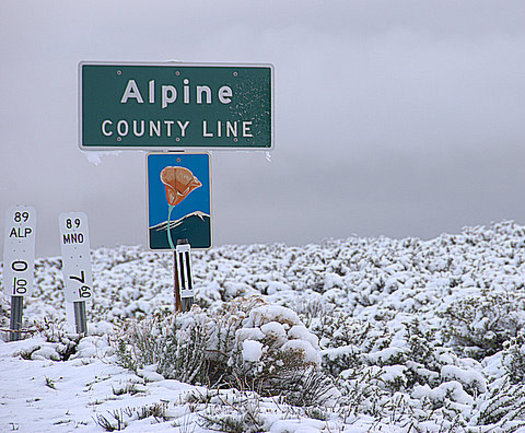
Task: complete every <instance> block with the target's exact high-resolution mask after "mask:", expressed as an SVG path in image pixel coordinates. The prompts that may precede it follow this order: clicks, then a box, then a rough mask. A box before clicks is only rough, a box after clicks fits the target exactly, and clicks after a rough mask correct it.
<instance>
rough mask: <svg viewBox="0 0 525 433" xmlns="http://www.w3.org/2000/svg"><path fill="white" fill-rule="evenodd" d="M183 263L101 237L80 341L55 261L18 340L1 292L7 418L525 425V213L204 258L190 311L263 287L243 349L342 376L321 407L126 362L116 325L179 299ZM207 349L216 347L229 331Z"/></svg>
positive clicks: (273, 425) (13, 425) (246, 320)
mask: <svg viewBox="0 0 525 433" xmlns="http://www.w3.org/2000/svg"><path fill="white" fill-rule="evenodd" d="M172 260H173V257H172V255H170V254H160V253H153V252H149V251H146V250H144V249H142V248H141V247H124V246H123V247H119V248H113V249H108V248H101V249H97V250H93V251H92V263H93V276H94V294H95V299H94V303H93V306H92V307H91V308H90V309H89V310H88V320H89V324H88V326H89V335H88V336H87V337H84V338H82V339H80V340H79V339H78V336H75V335H72V334H70V333H69V331H68V330H67V325H66V320H65V307H64V294H63V291H62V288H63V280H62V272H61V260H60V258H54V257H51V258H41V259H38V260H37V261H36V271H35V285H36V287H35V293H34V296H33V297H31V298H28V299H26V300H25V303H24V331H25V334H24V339H23V340H21V341H17V342H7V341H6V340H7V332H5V330H6V329H8V327H9V301H10V300H9V299H8V298H7V297H5V295H0V327H1V328H2V330H4V332H3V339H4V340H2V341H0V383H1V386H0V431H1V432H4V431H5V432H8V431H19V432H41V433H45V432H53V433H60V432H73V431H74V432H77V431H78V432H103V431H106V429H104V427H103V425H104V421H106V422H107V423H109V424H110V425H112V426H113V427H115V430H117V428H116V427H117V424H118V427H119V428H120V430H123V431H126V432H173V431H175V432H181V433H183V432H193V433H201V432H211V431H225V427H224V426H225V425H226V424H224V422H226V421H227V420H229V422H234V421H235V422H237V423H238V424H237V425H241V426H244V427H242V428H243V429H244V430H245V431H268V432H273V433H285V432H287V433H291V432H296V433H305V432H325V433H329V432H346V433H350V432H352V433H354V432H363V433H364V432H380V431H381V432H387V433H388V432H391V433H394V432H395V433H397V432H399V433H401V432H403V433H408V432H445V431H446V432H449V431H450V432H480V433H486V432H489V431H490V432H497V433H499V432H509V433H510V432H518V433H525V382H524V377H525V349H523V347H525V330H524V329H525V227H523V226H521V225H519V224H516V223H513V222H501V223H496V224H492V225H490V226H486V227H485V226H478V227H466V228H465V229H464V230H463V231H462V232H461V233H458V234H443V235H441V236H439V237H437V238H435V239H432V240H428V241H422V240H419V239H415V238H406V239H389V238H384V237H380V238H359V237H352V238H349V239H345V240H330V241H326V242H324V243H323V244H320V245H317V244H312V245H306V246H303V247H289V246H286V245H283V244H271V245H247V246H235V245H229V246H222V247H218V248H214V249H212V250H210V251H208V252H195V253H192V263H193V273H194V278H195V281H194V286H195V289H196V302H197V303H198V304H199V305H200V307H201V310H195V311H193V312H192V313H188V314H187V315H185V316H181V323H186V324H190V323H195V322H198V321H199V320H202V318H203V314H204V313H203V312H206V313H207V314H208V315H209V316H211V317H214V316H217V317H219V314H220V311H222V310H221V309H223V308H227V307H228V306H229V305H233V304H231V303H232V301H234V300H236V299H240V298H246V299H249V298H250V297H258V298H260V299H261V300H262V301H264V302H262V301H261V302H260V303H258V304H254V305H255V306H254V307H253V308H251V309H250V310H249V311H246V312H243V313H242V314H241V313H239V315H238V316H236V317H238V318H239V320H240V321H241V322H242V323H241V322H239V323H241V326H240V327H239V329H238V330H237V331H236V334H235V335H234V339H235V342H236V344H238V348H239V351H240V355H241V356H242V359H243V360H244V362H246V364H247V366H250V365H252V364H253V365H254V366H255V367H254V368H259V367H260V366H261V365H263V363H264V362H266V361H265V360H266V358H265V356H266V354H267V352H266V351H267V348H268V347H270V346H271V347H273V348H278V350H280V351H281V352H282V353H285V352H287V351H292V352H297V353H300V354H301V356H302V357H303V358H304V361H305V362H306V363H308V364H309V365H310V366H311V369H312V371H316V372H318V373H319V375H320V376H315V377H317V378H319V377H322V378H324V379H323V380H325V382H326V383H329V384H330V388H329V389H328V390H327V391H326V393H325V394H322V393H321V391H320V390H321V389H325V388H322V387H321V386H320V385H317V388H316V386H314V385H312V386H311V388H309V390H308V392H312V393H314V395H317V394H315V393H316V392H317V393H319V396H318V403H317V404H313V405H310V406H299V405H294V404H291V403H289V402H287V400H285V399H284V398H283V396H263V395H259V394H257V390H256V389H249V388H243V387H242V386H239V388H231V389H218V388H214V387H213V384H208V383H201V384H194V385H190V384H188V383H183V382H181V381H178V380H174V379H167V378H166V377H165V376H163V375H162V374H160V373H159V370H158V365H157V364H156V363H153V364H149V365H142V366H140V367H139V368H137V369H136V370H135V371H133V370H129V369H127V368H124V367H123V366H122V365H121V363H120V362H119V361H118V354H117V349H116V345H115V335H117V333H118V332H119V330H121V329H122V327H123V326H124V324H127V323H133V321H138V320H141V319H143V318H148V317H152V316H153V315H155V314H160V313H161V312H166V311H172V309H173V298H172V297H173V287H172V285H173V269H172V266H173V263H172ZM199 311H201V313H199ZM130 321H131V322H130ZM155 332H161V330H154V329H152V330H151V333H152V335H156V334H155ZM181 335H182V334H181ZM212 335H215V334H212ZM185 338H191V336H190V335H187V336H186V337H185ZM214 338H216V339H217V338H218V337H217V335H215V337H214ZM209 345H210V346H209V347H210V350H211V348H213V350H218V349H217V347H218V341H217V340H210V342H209ZM520 362H521V363H520ZM257 366H259V367H257ZM312 377H314V376H312ZM239 379H240V382H242V378H239ZM312 381H313V379H312ZM305 383H309V384H310V385H311V384H312V383H313V382H305ZM323 383H324V382H323ZM306 391H307V390H305V392H306ZM323 392H324V391H323ZM210 419H211V420H212V421H210ZM225 420H226V421H225ZM253 420H256V421H257V428H255V427H254V424H253V423H254V421H253ZM210 422H211V423H210ZM213 422H215V424H213ZM119 423H120V424H119ZM221 423H223V424H221ZM250 423H251V424H250ZM221 426H222V427H221ZM250 426H251V427H250ZM250 428H252V430H250ZM221 429H222V430H221Z"/></svg>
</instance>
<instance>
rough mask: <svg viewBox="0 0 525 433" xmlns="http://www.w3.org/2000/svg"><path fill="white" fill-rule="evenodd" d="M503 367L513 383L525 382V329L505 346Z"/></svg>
mask: <svg viewBox="0 0 525 433" xmlns="http://www.w3.org/2000/svg"><path fill="white" fill-rule="evenodd" d="M503 366H504V368H505V370H506V372H507V374H508V376H509V379H510V380H511V382H512V383H524V382H525V329H523V328H522V329H521V330H520V332H518V335H516V337H514V338H511V339H510V340H509V341H507V343H506V344H505V352H504V353H503Z"/></svg>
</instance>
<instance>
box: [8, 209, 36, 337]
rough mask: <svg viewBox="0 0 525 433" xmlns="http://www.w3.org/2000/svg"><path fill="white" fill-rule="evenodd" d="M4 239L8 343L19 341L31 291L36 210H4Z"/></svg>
mask: <svg viewBox="0 0 525 433" xmlns="http://www.w3.org/2000/svg"><path fill="white" fill-rule="evenodd" d="M6 217H7V218H6V225H5V237H4V272H3V275H4V288H5V293H6V294H7V295H8V296H11V320H10V331H11V332H10V338H9V340H10V341H16V340H20V339H21V338H22V333H21V329H22V314H23V309H24V297H25V296H30V295H31V294H32V292H33V278H34V262H35V226H36V211H35V209H34V208H33V207H30V206H14V207H12V208H10V209H9V210H8V211H7V215H6Z"/></svg>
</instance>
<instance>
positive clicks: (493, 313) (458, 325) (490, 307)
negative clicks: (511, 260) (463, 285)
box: [443, 290, 525, 360]
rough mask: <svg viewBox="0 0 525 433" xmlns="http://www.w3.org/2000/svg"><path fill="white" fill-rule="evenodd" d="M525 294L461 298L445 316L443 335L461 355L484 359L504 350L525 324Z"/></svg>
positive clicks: (500, 293) (483, 292)
mask: <svg viewBox="0 0 525 433" xmlns="http://www.w3.org/2000/svg"><path fill="white" fill-rule="evenodd" d="M524 309H525V295H523V294H520V293H515V292H499V293H490V292H488V291H486V290H482V291H481V295H480V296H469V297H465V298H461V299H459V300H458V301H457V302H456V303H455V304H453V305H451V306H449V307H448V308H447V310H446V311H445V312H444V313H443V319H444V322H443V336H444V338H445V340H447V341H450V342H451V344H452V346H453V347H454V348H455V349H456V350H457V351H458V352H459V353H461V354H463V355H467V356H470V357H472V358H474V359H478V360H481V359H483V358H485V357H487V356H490V355H493V354H495V353H497V352H499V351H501V350H503V345H504V343H505V342H506V341H508V340H510V339H511V338H513V337H516V335H517V333H518V331H519V330H520V329H521V328H523V326H524V325H525V319H524V317H523V315H522V314H521V313H520V312H521V311H523V310H524Z"/></svg>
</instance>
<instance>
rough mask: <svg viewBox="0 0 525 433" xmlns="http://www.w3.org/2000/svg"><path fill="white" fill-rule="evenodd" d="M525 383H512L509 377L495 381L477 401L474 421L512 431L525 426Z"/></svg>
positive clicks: (477, 423)
mask: <svg viewBox="0 0 525 433" xmlns="http://www.w3.org/2000/svg"><path fill="white" fill-rule="evenodd" d="M524 399H525V384H523V383H519V384H512V383H511V381H510V380H509V378H508V377H503V378H501V379H499V380H496V381H495V382H493V383H492V384H491V386H490V389H489V392H488V393H486V394H485V395H484V396H483V397H482V398H480V399H479V400H478V401H476V405H475V407H476V409H477V410H476V412H475V414H474V417H473V419H472V422H473V423H474V424H476V425H483V426H486V425H492V426H493V427H495V426H497V427H499V428H500V429H499V431H504V432H512V431H515V430H516V429H517V428H519V427H523V426H525V405H523V401H524Z"/></svg>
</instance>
